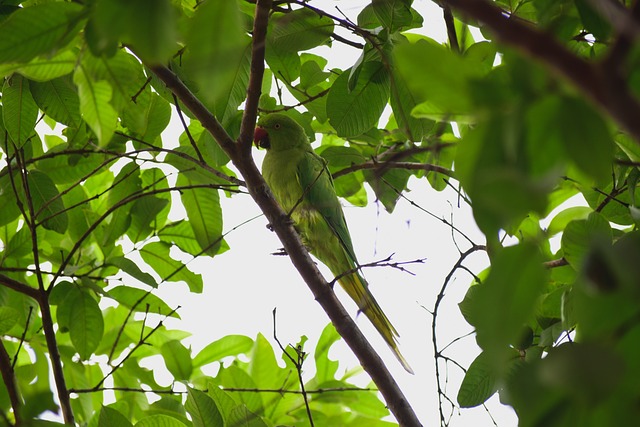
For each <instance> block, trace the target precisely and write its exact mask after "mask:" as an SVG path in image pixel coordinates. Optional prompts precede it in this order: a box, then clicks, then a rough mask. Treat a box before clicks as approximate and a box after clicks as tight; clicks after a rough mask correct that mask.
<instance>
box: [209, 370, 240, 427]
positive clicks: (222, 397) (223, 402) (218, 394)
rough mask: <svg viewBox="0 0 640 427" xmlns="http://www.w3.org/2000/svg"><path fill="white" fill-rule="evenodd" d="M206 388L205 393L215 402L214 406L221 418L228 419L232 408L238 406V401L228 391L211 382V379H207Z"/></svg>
mask: <svg viewBox="0 0 640 427" xmlns="http://www.w3.org/2000/svg"><path fill="white" fill-rule="evenodd" d="M207 389H208V392H207V394H208V395H209V396H210V397H211V398H212V399H213V401H214V402H215V403H216V407H217V408H218V410H219V411H220V413H221V414H222V418H223V419H225V420H228V419H229V415H230V414H231V411H233V409H234V408H235V407H236V406H238V403H237V402H236V401H235V400H234V399H233V398H232V397H231V396H230V395H229V393H227V392H226V391H224V390H222V389H221V388H220V387H219V386H218V385H217V384H215V383H213V382H212V381H209V382H208V383H207ZM225 425H228V424H225Z"/></svg>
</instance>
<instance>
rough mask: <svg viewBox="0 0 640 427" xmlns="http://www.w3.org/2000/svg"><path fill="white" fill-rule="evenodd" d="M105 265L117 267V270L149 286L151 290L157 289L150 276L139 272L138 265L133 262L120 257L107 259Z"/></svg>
mask: <svg viewBox="0 0 640 427" xmlns="http://www.w3.org/2000/svg"><path fill="white" fill-rule="evenodd" d="M107 263H109V264H112V265H115V266H116V267H118V268H119V269H121V270H122V271H124V272H125V273H127V274H128V275H129V276H131V277H133V278H135V279H138V280H139V281H141V282H142V283H144V284H145V285H149V286H151V287H152V288H157V287H158V284H157V283H156V281H155V279H154V278H153V276H152V275H150V274H149V273H145V272H144V271H142V270H140V267H138V265H137V264H136V263H135V262H133V261H131V260H130V259H128V258H125V257H121V256H119V257H114V258H109V259H108V260H107Z"/></svg>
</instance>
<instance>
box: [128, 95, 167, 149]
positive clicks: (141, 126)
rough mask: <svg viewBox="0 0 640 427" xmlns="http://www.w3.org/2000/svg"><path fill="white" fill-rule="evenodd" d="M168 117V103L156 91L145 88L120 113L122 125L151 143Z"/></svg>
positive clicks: (165, 123)
mask: <svg viewBox="0 0 640 427" xmlns="http://www.w3.org/2000/svg"><path fill="white" fill-rule="evenodd" d="M170 119H171V107H170V106H169V103H168V102H167V101H166V100H165V99H164V98H162V97H161V96H160V95H158V94H157V93H153V92H151V90H145V91H143V92H141V93H140V94H139V95H138V96H137V97H136V102H130V103H128V104H127V108H126V109H125V110H124V112H123V114H122V125H123V126H125V127H126V128H128V129H129V131H130V132H131V133H132V134H133V135H135V136H137V137H138V138H139V139H142V140H143V141H146V142H149V143H153V142H154V141H155V139H156V138H157V137H158V136H160V134H161V133H162V131H164V130H165V128H166V127H167V125H168V124H169V120H170Z"/></svg>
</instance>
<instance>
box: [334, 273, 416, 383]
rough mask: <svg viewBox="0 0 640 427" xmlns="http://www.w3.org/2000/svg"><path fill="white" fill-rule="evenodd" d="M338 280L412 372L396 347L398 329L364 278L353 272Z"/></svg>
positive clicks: (406, 368) (401, 362) (403, 364)
mask: <svg viewBox="0 0 640 427" xmlns="http://www.w3.org/2000/svg"><path fill="white" fill-rule="evenodd" d="M338 281H339V282H340V285H342V287H343V288H344V290H345V291H347V294H349V296H350V297H351V298H352V299H353V300H354V301H355V302H356V304H357V305H358V308H359V309H360V311H361V312H363V313H364V314H365V316H367V318H368V319H369V320H370V321H371V323H372V324H373V326H375V328H376V329H377V330H378V332H379V333H380V335H382V338H384V340H385V342H386V343H387V344H388V345H389V348H391V351H393V354H394V355H395V356H396V358H397V359H398V361H399V362H400V364H401V365H402V367H403V368H404V369H405V370H406V371H407V372H409V373H410V374H413V369H411V366H409V363H408V362H407V360H406V359H405V358H404V356H403V355H402V353H400V350H399V349H398V341H397V338H398V337H399V336H400V335H399V334H398V331H397V330H396V328H394V327H393V325H392V324H391V322H390V321H389V318H388V317H387V315H386V314H384V312H383V311H382V309H381V308H380V305H378V302H377V301H376V299H375V298H374V297H373V294H372V293H371V292H370V291H369V287H368V285H367V282H366V281H365V280H364V278H362V277H361V276H360V275H359V274H358V273H353V274H348V275H346V276H344V277H341V278H340V279H339V280H338Z"/></svg>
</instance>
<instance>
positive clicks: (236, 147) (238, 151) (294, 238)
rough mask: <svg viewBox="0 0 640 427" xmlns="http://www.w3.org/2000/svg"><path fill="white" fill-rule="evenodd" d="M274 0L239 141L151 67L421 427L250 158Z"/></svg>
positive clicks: (368, 364)
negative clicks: (211, 142)
mask: <svg viewBox="0 0 640 427" xmlns="http://www.w3.org/2000/svg"><path fill="white" fill-rule="evenodd" d="M271 3H272V2H271V0H258V1H257V5H256V17H255V20H256V21H261V22H256V23H255V25H254V33H253V54H254V55H255V56H254V58H253V60H252V69H251V77H250V79H249V82H250V84H249V88H248V90H247V102H246V104H245V105H246V107H245V112H244V117H243V121H242V123H243V131H241V136H240V138H241V139H240V140H239V141H238V143H237V144H236V143H234V142H233V141H232V139H231V138H230V137H229V135H228V134H227V133H226V131H225V130H224V128H223V127H222V126H221V125H220V123H219V122H218V121H217V120H216V118H215V117H214V116H213V115H212V114H211V112H209V111H208V110H207V108H206V107H205V106H204V105H203V104H202V103H201V102H200V101H199V100H198V99H197V98H196V97H195V96H194V95H193V94H192V93H191V92H190V91H189V89H188V88H187V87H186V86H185V85H184V84H183V83H182V81H181V80H180V79H179V78H178V77H177V76H176V75H175V74H174V73H173V72H171V71H170V70H169V69H167V68H166V67H160V66H152V67H150V68H151V70H152V71H153V72H154V73H155V74H156V75H157V76H158V78H160V79H161V80H162V81H163V82H164V83H165V84H166V86H167V87H168V88H169V89H170V90H172V91H173V93H174V94H175V95H176V96H177V97H178V98H179V99H180V101H182V103H183V105H184V106H186V107H187V108H189V110H190V111H191V112H192V113H193V114H194V116H195V117H196V118H197V119H198V120H199V121H200V122H201V123H202V126H203V127H204V128H205V129H207V131H209V132H210V133H211V135H212V136H213V137H214V139H216V141H218V144H219V145H220V147H221V148H222V149H223V150H224V151H225V152H226V153H227V155H228V156H229V158H230V159H231V161H232V162H233V164H234V165H235V167H236V168H237V169H238V171H239V172H240V173H241V174H242V176H243V178H244V179H245V182H246V184H247V189H248V190H249V193H250V194H251V196H252V197H253V199H254V201H255V202H256V204H257V205H258V206H259V207H260V209H261V210H262V212H263V213H264V215H265V217H266V218H267V220H268V221H269V223H270V224H271V226H272V227H273V230H274V232H275V233H276V234H277V235H278V238H279V239H280V241H281V242H282V244H283V246H284V248H285V250H286V251H287V254H289V257H290V259H291V261H292V263H293V264H294V266H295V267H296V269H297V270H298V272H299V273H300V275H301V277H302V278H303V280H304V281H305V282H306V283H307V285H308V286H309V288H310V289H311V292H312V293H313V295H314V297H315V299H316V300H317V301H318V303H319V304H320V305H321V306H322V308H323V309H324V311H325V312H326V313H327V315H328V316H329V318H330V319H331V322H332V323H333V324H334V326H335V327H336V330H337V331H338V333H339V334H340V335H341V336H342V337H343V338H344V340H345V341H346V343H347V345H349V347H350V348H351V349H352V351H353V352H354V353H355V355H356V357H357V358H358V360H359V361H360V363H361V364H362V367H363V368H364V369H365V371H367V373H368V374H369V375H370V376H371V378H372V380H373V381H374V382H375V383H376V385H377V386H378V389H379V390H380V392H381V393H382V395H383V397H384V399H385V400H386V402H387V405H388V407H389V409H390V410H391V412H392V413H393V414H394V416H395V417H396V419H397V420H398V422H399V423H400V425H403V426H420V425H421V424H420V421H419V420H418V418H417V416H416V415H415V413H414V411H413V409H412V408H411V406H410V405H409V403H408V401H407V399H406V398H405V397H404V395H403V393H402V391H401V390H400V388H399V387H398V384H397V383H396V382H395V380H394V378H393V377H392V376H391V374H390V373H389V371H388V369H387V368H386V366H385V365H384V363H383V361H382V359H381V358H380V356H378V354H377V353H376V352H375V350H374V349H373V347H371V344H369V342H368V341H367V340H366V338H365V337H364V335H363V334H362V332H360V330H359V329H358V327H357V326H356V324H355V322H354V321H353V320H352V319H351V317H350V316H349V313H347V311H346V310H345V309H344V307H343V306H342V304H341V303H340V301H339V300H338V299H337V297H336V296H335V294H334V292H333V290H332V288H331V287H330V286H329V285H328V283H327V281H326V280H325V279H324V278H323V276H322V274H321V273H320V271H319V270H318V268H317V267H316V265H315V263H314V262H313V260H312V259H311V257H310V255H309V252H308V251H307V249H306V248H305V246H304V245H303V244H302V241H301V240H300V237H299V235H298V234H297V232H296V231H295V229H294V227H293V225H292V224H291V221H290V220H289V218H288V217H287V215H286V213H285V212H284V211H283V210H282V209H281V208H280V206H279V205H278V204H277V202H276V201H275V199H274V198H273V195H272V194H271V191H270V190H269V188H268V187H267V184H266V183H265V181H264V179H263V178H262V175H261V174H260V172H259V171H258V168H257V167H256V164H255V163H254V161H253V157H252V156H251V150H250V149H247V147H250V146H251V142H252V141H251V136H252V135H251V132H249V131H248V130H247V129H251V130H252V129H253V126H254V123H255V118H256V116H257V104H258V103H257V99H258V98H259V96H260V85H261V82H262V75H263V72H264V60H263V59H264V49H265V38H266V29H267V22H266V21H267V18H268V12H269V10H270V8H271ZM256 62H260V63H256Z"/></svg>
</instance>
